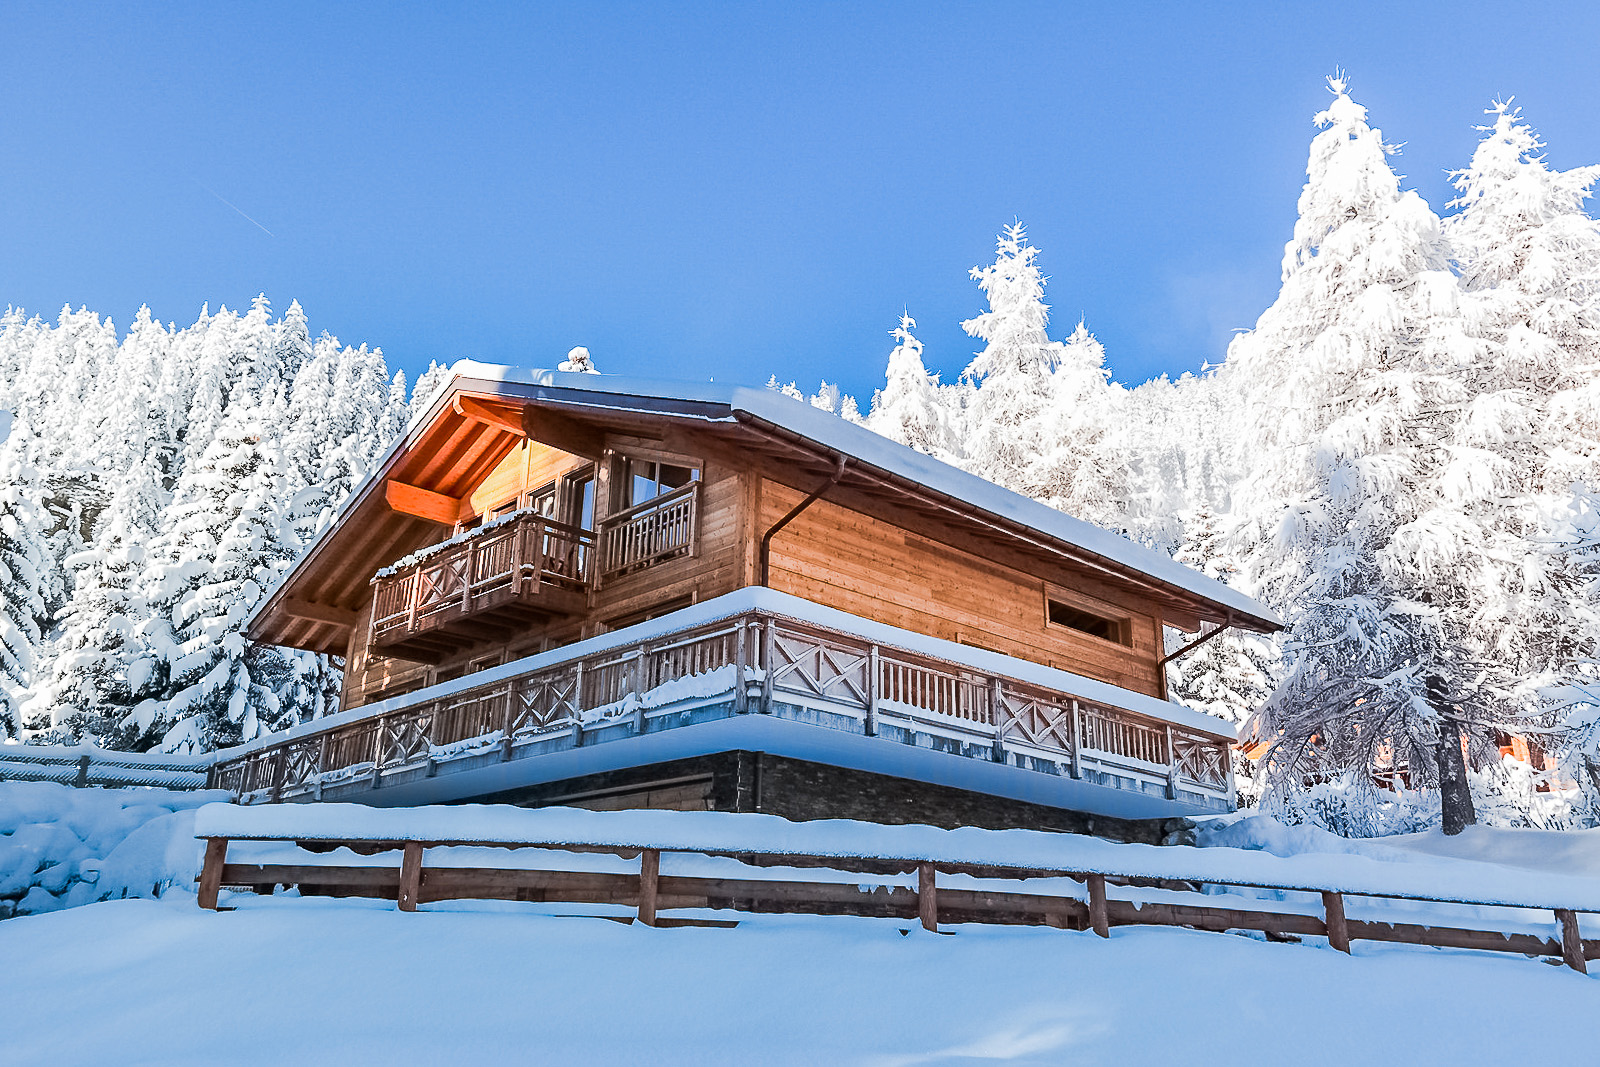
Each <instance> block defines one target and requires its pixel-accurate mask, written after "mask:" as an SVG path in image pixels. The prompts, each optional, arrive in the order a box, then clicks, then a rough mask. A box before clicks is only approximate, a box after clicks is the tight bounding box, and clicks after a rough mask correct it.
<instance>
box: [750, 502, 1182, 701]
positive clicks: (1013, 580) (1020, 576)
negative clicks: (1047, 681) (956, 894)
mask: <svg viewBox="0 0 1600 1067" xmlns="http://www.w3.org/2000/svg"><path fill="white" fill-rule="evenodd" d="M803 497H804V494H802V493H801V492H800V491H799V490H797V489H792V488H789V487H788V486H785V485H780V484H778V483H776V482H774V481H772V480H771V479H764V480H763V482H762V485H761V493H760V521H759V522H758V523H757V524H756V525H757V526H758V527H759V528H760V529H761V530H762V531H765V530H766V529H767V528H768V527H770V526H771V525H772V524H773V523H775V522H777V521H778V519H780V518H782V517H783V515H784V514H785V513H786V512H788V511H789V509H790V508H792V507H794V506H795V505H796V504H798V503H799V502H800V501H801V500H802V499H803ZM771 585H772V588H774V589H777V590H780V591H782V592H785V593H793V594H794V595H795V596H800V597H804V598H806V599H807V600H811V601H814V602H816V603H819V604H826V605H828V606H829V607H835V608H838V609H840V610H841V611H848V612H850V613H852V614H854V615H860V616H863V617H864V618H869V619H876V620H878V621H880V622H886V623H889V624H891V625H894V626H900V627H903V628H905V629H907V630H915V631H916V632H918V633H925V634H930V635H932V636H934V637H942V638H945V639H947V640H951V641H958V642H960V643H962V644H967V645H972V646H975V647H978V648H986V649H989V650H990V651H993V652H1001V653H1004V654H1005V655H1008V656H1016V657H1018V658H1019V659H1026V660H1032V661H1033V662H1035V663H1045V664H1049V665H1050V666H1053V667H1059V668H1061V669H1062V670H1068V671H1072V672H1074V673H1076V674H1081V675H1084V676H1085V677H1088V678H1095V679H1098V680H1100V681H1103V682H1110V683H1111V684H1113V685H1119V686H1122V687H1123V688H1125V689H1131V690H1133V691H1135V692H1138V693H1146V694H1149V695H1151V696H1157V697H1160V696H1165V692H1164V685H1163V682H1162V672H1161V669H1160V667H1159V666H1158V660H1159V659H1160V652H1159V651H1158V650H1159V649H1160V647H1161V645H1160V625H1159V622H1158V617H1157V614H1156V613H1157V610H1158V608H1157V606H1156V605H1154V604H1152V603H1151V602H1149V601H1147V600H1144V599H1142V598H1140V597H1138V596H1136V595H1131V594H1129V593H1127V592H1124V591H1122V590H1118V589H1114V588H1111V587H1109V586H1107V585H1106V584H1104V583H1102V582H1097V581H1095V580H1093V579H1090V578H1088V577H1087V576H1083V575H1074V574H1071V573H1067V572H1065V571H1064V570H1062V571H1060V572H1058V573H1052V574H1049V575H1039V574H1028V573H1025V572H1023V571H1020V570H1016V569H1013V568H1011V567H1007V566H1004V565H1001V564H998V563H993V562H990V561H987V560H984V559H982V558H980V557H978V556H976V555H974V554H972V553H970V552H965V551H961V550H958V549H955V548H951V547H949V546H946V545H943V544H940V543H939V542H937V541H934V540H932V539H930V538H928V537H925V536H922V535H920V534H917V533H915V532H912V531H910V530H905V529H901V528H900V527H898V526H895V525H893V524H891V523H889V522H885V521H883V520H881V519H875V518H873V517H871V516H868V515H864V514H862V513H860V512H858V511H851V510H849V509H847V508H843V507H840V506H838V505H836V504H832V503H830V502H828V501H826V500H819V501H817V502H816V503H815V504H812V505H811V507H809V508H807V509H806V510H805V511H803V512H801V514H800V515H799V516H798V517H797V518H796V519H795V520H794V521H793V522H791V523H790V524H789V525H788V526H787V527H785V528H784V530H783V531H782V532H781V533H779V534H778V535H777V536H776V537H775V538H773V541H772V549H771ZM1047 585H1049V586H1057V587H1061V588H1062V589H1065V590H1068V591H1072V592H1077V593H1080V594H1083V595H1086V596H1088V597H1090V598H1093V600H1096V601H1100V602H1103V603H1105V604H1108V605H1112V606H1115V607H1116V608H1119V609H1121V611H1122V612H1123V613H1124V614H1125V615H1126V616H1127V617H1128V618H1129V619H1130V621H1131V623H1132V626H1131V630H1132V634H1131V636H1132V639H1133V647H1131V648H1129V647H1127V646H1126V645H1122V644H1119V643H1117V642H1113V641H1108V640H1102V639H1100V638H1097V637H1092V636H1090V635H1088V634H1083V633H1079V632H1077V631H1075V630H1071V629H1068V628H1066V627H1063V626H1055V625H1051V624H1049V623H1048V622H1047V620H1046V614H1045V589H1046V586H1047Z"/></svg>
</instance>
